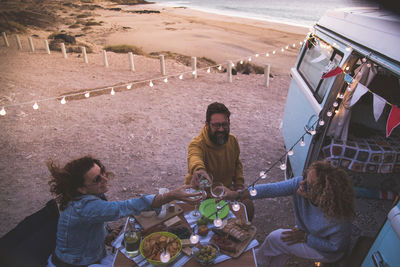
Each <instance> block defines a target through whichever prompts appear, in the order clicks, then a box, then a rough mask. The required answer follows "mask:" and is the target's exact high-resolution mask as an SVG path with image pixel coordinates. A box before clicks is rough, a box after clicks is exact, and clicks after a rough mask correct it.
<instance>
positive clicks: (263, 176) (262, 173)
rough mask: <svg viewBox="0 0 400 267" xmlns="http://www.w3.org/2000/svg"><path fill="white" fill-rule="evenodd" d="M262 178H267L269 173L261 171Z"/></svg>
mask: <svg viewBox="0 0 400 267" xmlns="http://www.w3.org/2000/svg"><path fill="white" fill-rule="evenodd" d="M260 178H261V179H265V178H267V173H266V172H265V171H261V172H260Z"/></svg>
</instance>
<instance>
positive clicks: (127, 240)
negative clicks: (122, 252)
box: [124, 218, 141, 257]
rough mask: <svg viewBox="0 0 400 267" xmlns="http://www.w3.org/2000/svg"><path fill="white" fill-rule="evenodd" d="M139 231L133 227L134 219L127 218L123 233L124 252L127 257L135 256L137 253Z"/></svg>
mask: <svg viewBox="0 0 400 267" xmlns="http://www.w3.org/2000/svg"><path fill="white" fill-rule="evenodd" d="M140 235H141V234H140V231H139V230H138V229H136V227H135V219H134V218H129V220H128V225H127V226H126V230H125V234H124V244H125V249H126V254H127V255H128V256H129V257H136V256H137V255H138V254H139V245H140Z"/></svg>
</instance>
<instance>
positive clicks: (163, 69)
mask: <svg viewBox="0 0 400 267" xmlns="http://www.w3.org/2000/svg"><path fill="white" fill-rule="evenodd" d="M159 57H160V68H161V75H162V76H165V60H164V55H159Z"/></svg>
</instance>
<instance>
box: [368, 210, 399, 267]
mask: <svg viewBox="0 0 400 267" xmlns="http://www.w3.org/2000/svg"><path fill="white" fill-rule="evenodd" d="M397 207H399V208H400V202H398V203H397ZM377 251H379V253H380V254H381V256H382V259H383V260H384V261H385V262H386V263H387V264H388V265H387V266H393V267H395V266H400V239H399V237H398V236H397V234H396V232H395V231H394V230H393V228H392V226H391V223H390V221H389V220H386V222H385V225H384V226H383V228H382V229H381V231H380V232H379V235H378V237H377V238H376V239H375V242H374V244H373V245H372V247H371V248H370V250H369V252H368V254H367V256H366V257H365V258H364V261H363V263H362V265H361V266H362V267H375V264H374V262H373V260H372V255H373V253H376V252H377Z"/></svg>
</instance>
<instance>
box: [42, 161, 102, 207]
mask: <svg viewBox="0 0 400 267" xmlns="http://www.w3.org/2000/svg"><path fill="white" fill-rule="evenodd" d="M94 164H97V165H98V166H99V167H100V170H101V172H102V173H105V174H107V175H108V174H109V173H107V172H106V169H105V167H104V165H103V164H102V163H101V162H100V160H98V159H95V158H93V157H91V156H85V157H82V158H79V159H76V160H73V161H71V162H69V163H67V164H66V165H65V166H64V168H61V167H60V166H59V164H58V163H57V162H55V161H53V160H52V159H49V160H48V161H47V162H46V165H47V168H48V169H49V171H50V173H51V176H52V177H51V179H50V181H49V185H50V192H51V193H52V194H53V195H54V196H55V198H56V201H57V203H58V204H59V207H60V210H64V209H65V208H66V207H67V204H68V202H69V201H71V200H72V199H74V198H76V197H77V196H79V195H80V193H79V192H78V188H80V187H82V186H83V184H84V176H85V174H86V173H87V172H88V171H89V170H90V169H91V168H92V167H93V166H94Z"/></svg>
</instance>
